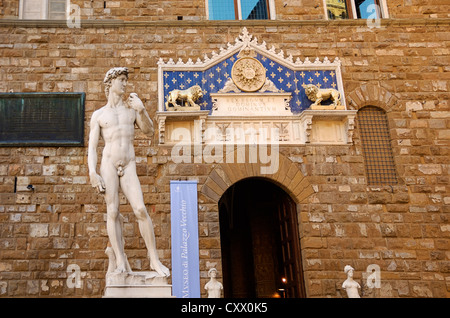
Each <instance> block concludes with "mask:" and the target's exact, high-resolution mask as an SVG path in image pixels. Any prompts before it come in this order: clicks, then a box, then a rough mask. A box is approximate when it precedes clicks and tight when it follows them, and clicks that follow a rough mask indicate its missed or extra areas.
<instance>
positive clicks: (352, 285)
mask: <svg viewBox="0 0 450 318" xmlns="http://www.w3.org/2000/svg"><path fill="white" fill-rule="evenodd" d="M354 271H355V270H354V268H353V267H351V266H350V265H346V266H345V267H344V273H346V274H347V279H346V280H345V282H344V283H343V284H342V288H344V289H345V291H346V292H347V296H348V298H361V297H360V296H359V292H358V288H359V289H361V286H360V285H359V284H358V283H357V282H356V281H354V280H353V272H354Z"/></svg>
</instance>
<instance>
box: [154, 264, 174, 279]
mask: <svg viewBox="0 0 450 318" xmlns="http://www.w3.org/2000/svg"><path fill="white" fill-rule="evenodd" d="M150 267H151V269H153V270H155V271H156V272H157V273H158V274H159V275H160V276H163V277H166V276H170V271H169V269H168V268H167V267H165V266H164V265H163V264H162V263H161V262H160V261H156V262H150Z"/></svg>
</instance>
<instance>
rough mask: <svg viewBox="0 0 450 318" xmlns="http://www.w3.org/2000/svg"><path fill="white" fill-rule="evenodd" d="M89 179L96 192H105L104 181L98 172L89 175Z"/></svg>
mask: <svg viewBox="0 0 450 318" xmlns="http://www.w3.org/2000/svg"><path fill="white" fill-rule="evenodd" d="M90 179H91V185H92V187H93V188H95V190H97V192H99V193H104V192H105V182H104V181H103V178H102V177H101V176H99V175H98V174H95V175H92V176H91V177H90Z"/></svg>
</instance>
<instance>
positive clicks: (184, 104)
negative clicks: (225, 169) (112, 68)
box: [156, 28, 355, 144]
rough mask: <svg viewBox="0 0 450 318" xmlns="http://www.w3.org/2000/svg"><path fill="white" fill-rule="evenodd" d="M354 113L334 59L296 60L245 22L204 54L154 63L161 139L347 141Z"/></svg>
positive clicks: (173, 141) (166, 141) (163, 141)
mask: <svg viewBox="0 0 450 318" xmlns="http://www.w3.org/2000/svg"><path fill="white" fill-rule="evenodd" d="M354 117H355V111H352V110H347V109H346V103H345V95H344V91H343V83H342V76H341V61H340V60H339V58H335V59H334V60H333V61H331V60H329V59H328V58H327V57H325V58H323V60H321V59H319V58H316V59H315V60H314V61H311V60H310V59H309V58H305V59H304V60H303V61H302V60H300V58H296V59H295V61H294V58H293V56H292V55H289V56H287V57H286V56H285V53H284V51H283V50H282V49H281V50H277V49H275V47H273V46H272V47H271V48H270V49H269V48H268V46H267V44H266V43H265V42H262V43H259V42H258V40H257V39H256V38H255V37H254V36H252V35H250V34H249V33H248V31H247V29H246V28H243V30H242V33H241V34H240V35H239V36H238V37H237V38H236V39H235V43H234V44H230V43H228V44H227V45H226V47H221V48H220V49H219V51H218V52H216V51H214V52H212V54H211V55H210V56H208V55H207V54H205V56H204V58H203V60H202V59H200V58H198V59H197V61H196V62H194V61H193V60H192V59H188V60H187V61H186V62H184V61H183V60H181V59H179V60H178V61H177V62H175V61H174V60H173V59H169V61H167V62H165V61H164V60H163V59H159V61H158V111H157V113H156V119H157V122H158V130H159V131H158V133H159V143H160V144H176V143H178V142H180V141H181V140H180V138H181V137H182V139H183V140H182V142H188V143H191V142H194V143H197V144H216V143H235V144H239V143H243V144H249V143H251V142H252V141H251V138H250V139H249V138H247V137H245V136H244V137H242V138H241V139H240V140H237V139H236V136H234V135H233V132H244V135H248V132H258V133H257V134H259V136H264V138H265V139H264V140H262V142H265V143H274V142H276V143H279V144H306V143H326V144H347V143H351V142H352V135H353V122H354ZM260 131H264V133H259V132H260ZM274 131H275V132H274ZM276 131H278V133H277V132H276ZM266 132H267V133H266ZM235 135H237V134H235ZM241 135H242V134H241ZM261 138H262V137H261Z"/></svg>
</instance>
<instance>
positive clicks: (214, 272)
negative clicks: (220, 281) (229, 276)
mask: <svg viewBox="0 0 450 318" xmlns="http://www.w3.org/2000/svg"><path fill="white" fill-rule="evenodd" d="M208 276H209V277H217V269H215V268H211V269H210V270H209V271H208Z"/></svg>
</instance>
